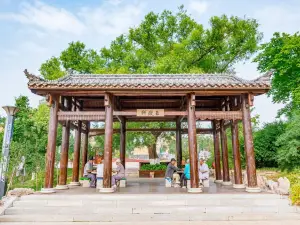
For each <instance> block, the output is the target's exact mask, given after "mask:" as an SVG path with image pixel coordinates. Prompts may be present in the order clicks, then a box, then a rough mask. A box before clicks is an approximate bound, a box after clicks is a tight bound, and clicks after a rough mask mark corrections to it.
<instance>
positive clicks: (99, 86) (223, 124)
mask: <svg viewBox="0 0 300 225" xmlns="http://www.w3.org/2000/svg"><path fill="white" fill-rule="evenodd" d="M25 74H26V76H27V78H28V80H29V82H28V87H29V89H30V90H31V91H32V92H33V93H35V94H37V95H40V96H45V97H47V99H48V102H49V105H50V107H51V110H50V121H49V133H48V146H47V159H46V176H45V185H44V189H43V192H46V193H47V192H48V193H49V192H53V191H54V190H53V175H54V163H55V151H56V136H57V126H58V123H59V122H60V123H61V124H62V125H63V136H62V138H63V140H62V151H61V160H60V176H59V185H58V187H57V188H67V186H66V185H67V183H66V181H67V162H68V150H69V136H70V129H75V146H74V159H73V175H72V183H71V185H78V181H79V173H80V168H79V165H80V146H81V134H82V133H83V136H84V138H83V149H82V157H81V159H82V165H84V164H85V162H86V161H87V151H88V137H89V134H90V135H97V134H101V133H104V135H105V144H104V181H103V186H104V188H103V189H102V191H104V192H106V191H107V192H109V191H111V173H112V141H113V133H114V132H120V159H121V162H122V163H123V165H124V166H125V146H126V145H125V141H126V131H127V132H128V131H130V130H127V129H126V123H127V122H130V121H148V122H152V121H174V122H176V129H175V128H174V129H165V130H168V131H171V130H172V131H173V130H174V131H176V153H177V160H178V162H181V160H182V149H181V134H182V132H187V134H188V143H189V155H190V164H191V189H190V192H194V191H195V192H197V191H201V190H200V188H199V177H198V158H197V139H196V135H197V133H212V134H213V137H214V155H215V170H216V182H221V183H222V184H223V185H230V184H231V181H230V176H229V165H228V149H227V137H226V129H227V128H229V127H230V128H231V132H232V146H233V158H234V181H233V182H234V187H236V188H241V187H243V181H242V170H241V159H240V149H239V138H238V133H239V132H238V122H239V121H242V124H243V134H244V139H245V155H246V164H247V179H248V187H247V188H246V190H247V191H249V192H257V191H259V188H258V187H257V178H256V166H255V155H254V149H253V138H252V129H251V116H250V107H251V106H252V105H253V99H254V96H257V95H261V94H264V93H266V92H267V91H268V90H269V89H270V76H271V73H267V74H265V75H263V76H261V77H259V78H257V79H255V80H244V79H241V78H238V77H236V76H234V75H230V74H155V75H153V74H133V75H128V74H122V75H121V74H120V75H119V74H118V75H114V74H93V75H92V74H71V75H67V76H65V77H63V78H61V79H58V80H54V81H49V80H44V79H42V78H41V77H38V76H35V75H32V74H30V73H28V72H27V70H25ZM197 120H201V121H211V122H212V129H197V128H196V121H197ZM92 121H104V122H105V129H103V130H99V129H98V130H94V129H91V128H90V122H92ZM183 121H187V124H188V128H187V129H182V126H181V123H182V122H183ZM113 122H120V130H119V131H116V130H114V129H113ZM137 130H139V131H143V130H142V129H137ZM144 131H149V130H144ZM220 142H221V150H220ZM221 165H222V166H221ZM81 171H82V169H81Z"/></svg>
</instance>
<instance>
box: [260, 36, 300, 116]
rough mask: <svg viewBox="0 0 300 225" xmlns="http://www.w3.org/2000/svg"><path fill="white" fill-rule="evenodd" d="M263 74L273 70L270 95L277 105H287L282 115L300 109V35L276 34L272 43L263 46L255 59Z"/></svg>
mask: <svg viewBox="0 0 300 225" xmlns="http://www.w3.org/2000/svg"><path fill="white" fill-rule="evenodd" d="M254 61H255V62H258V69H259V71H261V72H267V71H269V70H273V71H274V73H273V78H272V89H271V90H270V92H269V95H271V96H272V97H273V101H274V102H277V103H285V104H286V107H285V108H284V109H283V111H281V113H285V114H290V112H292V110H293V109H297V110H299V109H300V35H299V33H295V34H293V35H290V34H286V33H274V35H273V38H272V39H271V41H270V42H268V43H265V44H263V45H262V46H261V52H260V54H259V55H258V56H257V57H256V58H255V60H254Z"/></svg>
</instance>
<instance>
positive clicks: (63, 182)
mask: <svg viewBox="0 0 300 225" xmlns="http://www.w3.org/2000/svg"><path fill="white" fill-rule="evenodd" d="M64 106H65V107H66V108H67V110H71V99H70V98H65V99H64ZM70 125H71V123H70V121H65V123H64V125H63V128H62V145H61V153H60V163H59V165H60V170H59V181H58V185H57V186H56V189H68V186H67V176H68V154H69V142H70Z"/></svg>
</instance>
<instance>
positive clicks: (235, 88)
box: [28, 85, 270, 96]
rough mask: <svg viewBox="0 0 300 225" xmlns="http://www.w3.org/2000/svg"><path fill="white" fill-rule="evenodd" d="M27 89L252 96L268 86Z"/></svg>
mask: <svg viewBox="0 0 300 225" xmlns="http://www.w3.org/2000/svg"><path fill="white" fill-rule="evenodd" d="M28 87H29V89H30V90H31V91H32V92H33V93H35V94H38V95H42V96H44V95H46V94H48V93H54V92H55V93H67V92H69V93H70V92H72V93H75V92H78V93H79V92H86V91H90V92H91V94H92V93H95V92H99V93H102V92H103V93H104V92H111V93H114V92H116V93H121V92H124V93H128V92H130V93H134V92H139V93H153V94H159V95H160V94H162V91H164V92H165V93H167V92H178V93H181V94H183V93H189V92H207V93H210V92H220V94H221V93H224V92H232V93H236V94H237V93H246V92H249V93H252V94H254V95H261V94H264V93H267V92H268V91H269V90H270V86H269V85H261V86H259V87H257V86H246V87H245V86H230V87H229V86H226V87H222V85H221V86H218V87H209V86H206V87H186V86H184V87H170V86H166V87H144V86H137V87H131V88H129V87H63V86H60V87H57V86H55V87H31V86H28Z"/></svg>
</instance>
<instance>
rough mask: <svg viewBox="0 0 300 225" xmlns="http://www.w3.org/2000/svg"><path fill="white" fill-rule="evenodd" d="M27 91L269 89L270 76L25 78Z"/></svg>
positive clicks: (97, 75)
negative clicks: (253, 78) (248, 77)
mask: <svg viewBox="0 0 300 225" xmlns="http://www.w3.org/2000/svg"><path fill="white" fill-rule="evenodd" d="M25 74H26V76H27V78H28V79H29V82H28V87H29V89H74V88H76V89H78V88H80V89H105V90H108V89H168V88H170V89H189V88H190V89H203V88H217V89H235V88H238V89H241V88H254V89H269V88H270V76H271V74H270V73H267V74H265V75H263V76H261V77H259V78H257V79H255V80H244V79H241V78H238V77H236V76H234V75H230V74H130V75H129V74H117V75H116V74H72V75H68V76H65V77H62V78H60V79H58V80H52V81H50V80H44V79H42V78H40V77H37V76H34V75H32V74H29V73H28V72H27V71H25Z"/></svg>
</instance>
